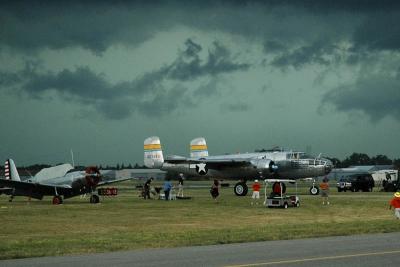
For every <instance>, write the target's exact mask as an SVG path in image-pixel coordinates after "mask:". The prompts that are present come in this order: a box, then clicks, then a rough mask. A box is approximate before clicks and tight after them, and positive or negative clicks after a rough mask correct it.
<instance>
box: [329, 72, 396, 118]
mask: <svg viewBox="0 0 400 267" xmlns="http://www.w3.org/2000/svg"><path fill="white" fill-rule="evenodd" d="M322 103H323V105H325V104H332V105H334V106H335V108H336V109H337V110H339V111H345V112H346V111H362V112H364V113H365V114H367V115H368V116H369V117H370V118H371V119H372V120H373V121H377V120H380V119H382V118H384V117H385V116H392V117H394V118H395V119H397V120H399V121H400V105H399V103H400V77H398V76H397V77H395V76H391V75H388V74H385V73H381V74H371V75H368V76H367V75H365V76H363V77H362V78H359V79H358V80H357V81H356V83H355V84H351V85H345V86H341V87H339V88H335V89H333V90H331V91H330V92H328V93H326V94H325V95H324V97H323V102H322Z"/></svg>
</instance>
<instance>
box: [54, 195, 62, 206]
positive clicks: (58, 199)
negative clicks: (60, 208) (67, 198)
mask: <svg viewBox="0 0 400 267" xmlns="http://www.w3.org/2000/svg"><path fill="white" fill-rule="evenodd" d="M62 203H63V200H62V197H61V196H54V197H53V205H59V204H62Z"/></svg>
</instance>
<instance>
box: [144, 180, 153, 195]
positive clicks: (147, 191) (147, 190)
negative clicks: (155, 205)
mask: <svg viewBox="0 0 400 267" xmlns="http://www.w3.org/2000/svg"><path fill="white" fill-rule="evenodd" d="M152 181H153V177H150V179H148V180H147V181H146V182H145V183H144V195H143V198H144V199H151V197H150V185H151V182H152Z"/></svg>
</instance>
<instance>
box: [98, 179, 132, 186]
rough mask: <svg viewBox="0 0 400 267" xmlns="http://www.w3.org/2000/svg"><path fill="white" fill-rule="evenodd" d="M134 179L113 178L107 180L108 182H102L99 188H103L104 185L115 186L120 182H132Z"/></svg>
mask: <svg viewBox="0 0 400 267" xmlns="http://www.w3.org/2000/svg"><path fill="white" fill-rule="evenodd" d="M130 179H133V178H112V179H106V180H102V181H100V182H99V183H98V184H97V186H102V185H106V184H113V183H118V182H123V181H126V180H130Z"/></svg>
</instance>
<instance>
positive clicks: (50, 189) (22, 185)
mask: <svg viewBox="0 0 400 267" xmlns="http://www.w3.org/2000/svg"><path fill="white" fill-rule="evenodd" d="M0 186H6V187H10V188H15V189H18V190H24V191H28V192H29V191H30V192H37V193H39V194H41V195H53V194H54V193H55V190H57V193H58V194H60V195H63V194H65V193H66V192H69V191H71V189H72V188H71V186H69V185H49V184H39V183H31V182H22V181H13V180H6V179H0Z"/></svg>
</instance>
